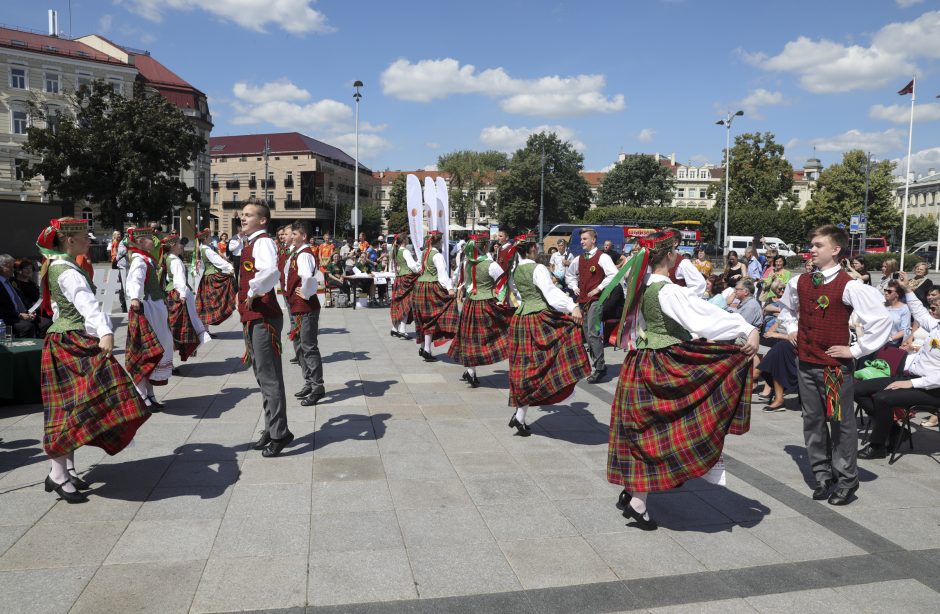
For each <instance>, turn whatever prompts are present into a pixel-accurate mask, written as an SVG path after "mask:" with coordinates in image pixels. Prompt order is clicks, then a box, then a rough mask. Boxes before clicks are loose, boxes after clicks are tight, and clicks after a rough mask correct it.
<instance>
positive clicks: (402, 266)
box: [395, 247, 413, 275]
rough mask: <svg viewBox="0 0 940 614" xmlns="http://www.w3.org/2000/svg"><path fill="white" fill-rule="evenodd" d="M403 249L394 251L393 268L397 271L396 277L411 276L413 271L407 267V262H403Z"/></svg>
mask: <svg viewBox="0 0 940 614" xmlns="http://www.w3.org/2000/svg"><path fill="white" fill-rule="evenodd" d="M405 249H407V248H405V247H399V248H398V249H397V250H396V251H395V268H396V269H397V271H398V273H397V274H398V275H411V274H412V273H413V271H412V270H411V267H409V266H408V261H407V260H405Z"/></svg>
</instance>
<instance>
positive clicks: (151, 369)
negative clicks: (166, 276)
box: [124, 228, 173, 410]
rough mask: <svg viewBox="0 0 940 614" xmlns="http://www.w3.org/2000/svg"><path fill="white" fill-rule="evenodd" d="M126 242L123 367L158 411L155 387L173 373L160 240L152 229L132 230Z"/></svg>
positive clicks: (146, 401) (159, 406) (163, 382)
mask: <svg viewBox="0 0 940 614" xmlns="http://www.w3.org/2000/svg"><path fill="white" fill-rule="evenodd" d="M127 240H128V250H127V251H128V252H129V253H130V255H131V265H130V268H129V269H128V270H127V298H128V299H130V312H129V313H128V318H127V347H126V352H125V354H124V361H125V362H124V364H125V366H126V367H127V372H128V373H130V374H131V377H133V378H134V385H135V386H137V391H138V392H139V393H140V396H142V397H144V403H145V404H146V405H147V406H148V407H152V408H154V409H156V410H159V409H162V408H163V404H162V403H160V402H159V401H157V397H156V395H155V394H154V391H153V387H154V386H166V384H167V382H168V381H169V379H170V374H171V373H172V371H173V333H172V332H170V322H169V314H168V313H167V310H166V303H165V302H164V300H165V299H166V291H165V289H164V286H163V284H162V283H161V281H160V279H161V277H162V275H161V270H162V267H161V266H160V257H159V256H157V257H154V251H156V252H158V253H159V251H160V248H159V247H158V246H157V244H156V241H159V239H156V238H155V236H154V231H153V229H152V228H129V229H128V230H127Z"/></svg>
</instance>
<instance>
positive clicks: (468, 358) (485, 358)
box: [447, 298, 512, 367]
mask: <svg viewBox="0 0 940 614" xmlns="http://www.w3.org/2000/svg"><path fill="white" fill-rule="evenodd" d="M511 320H512V310H511V309H507V308H506V307H503V306H501V305H500V304H499V303H498V301H497V300H496V299H495V298H492V299H489V300H485V301H471V300H467V301H464V303H463V309H462V310H461V312H460V320H459V321H458V322H457V336H456V337H454V342H453V343H451V344H450V349H449V350H448V351H447V355H448V356H450V357H451V358H453V359H454V360H455V361H457V362H459V363H460V364H462V365H463V366H465V367H476V366H479V365H491V364H494V363H497V362H499V361H501V360H505V359H506V356H507V355H508V354H509V323H510V321H511Z"/></svg>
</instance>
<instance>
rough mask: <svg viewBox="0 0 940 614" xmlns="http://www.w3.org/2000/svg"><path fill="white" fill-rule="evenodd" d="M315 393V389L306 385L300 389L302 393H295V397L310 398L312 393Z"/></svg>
mask: <svg viewBox="0 0 940 614" xmlns="http://www.w3.org/2000/svg"><path fill="white" fill-rule="evenodd" d="M311 392H313V388H311V387H310V385H309V384H304V387H303V388H301V389H300V392H295V393H294V396H295V397H297V398H298V399H303V398H306V397H308V396H310V393H311Z"/></svg>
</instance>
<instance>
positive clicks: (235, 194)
mask: <svg viewBox="0 0 940 614" xmlns="http://www.w3.org/2000/svg"><path fill="white" fill-rule="evenodd" d="M232 200H233V201H234V202H236V203H237V202H238V192H232Z"/></svg>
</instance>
